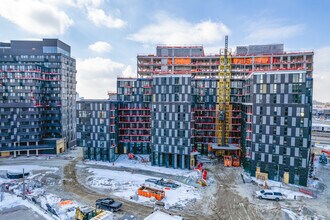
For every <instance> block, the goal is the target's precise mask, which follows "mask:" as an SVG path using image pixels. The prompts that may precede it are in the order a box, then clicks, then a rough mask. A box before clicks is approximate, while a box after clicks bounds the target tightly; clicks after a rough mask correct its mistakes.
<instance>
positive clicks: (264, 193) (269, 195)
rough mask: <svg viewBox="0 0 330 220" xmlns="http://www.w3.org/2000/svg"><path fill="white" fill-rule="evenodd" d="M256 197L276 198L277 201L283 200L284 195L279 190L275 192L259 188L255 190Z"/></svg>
mask: <svg viewBox="0 0 330 220" xmlns="http://www.w3.org/2000/svg"><path fill="white" fill-rule="evenodd" d="M255 194H256V197H257V198H258V199H270V200H276V201H277V202H278V201H279V200H283V199H284V196H283V194H282V193H280V192H275V191H271V190H261V191H256V193H255Z"/></svg>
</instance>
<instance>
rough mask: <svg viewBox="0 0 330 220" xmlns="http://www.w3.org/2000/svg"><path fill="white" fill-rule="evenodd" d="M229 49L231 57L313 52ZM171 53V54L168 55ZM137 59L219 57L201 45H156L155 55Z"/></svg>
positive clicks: (272, 47) (281, 48)
mask: <svg viewBox="0 0 330 220" xmlns="http://www.w3.org/2000/svg"><path fill="white" fill-rule="evenodd" d="M231 51H232V50H231V48H229V49H228V52H229V53H230V54H232V55H233V56H258V55H283V54H313V53H314V52H313V50H307V51H299V50H297V51H285V50H284V44H263V45H248V46H237V47H236V50H235V51H234V52H233V53H232V52H231ZM169 53H172V54H169ZM137 56H138V57H146V56H156V57H209V56H211V57H213V56H220V48H219V53H216V54H205V53H204V47H203V46H202V45H157V46H156V53H155V54H138V55H137Z"/></svg>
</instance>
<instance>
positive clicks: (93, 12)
mask: <svg viewBox="0 0 330 220" xmlns="http://www.w3.org/2000/svg"><path fill="white" fill-rule="evenodd" d="M87 15H88V18H89V19H90V20H91V21H93V23H94V24H96V25H97V26H106V27H109V28H122V27H124V26H125V25H126V22H125V21H123V20H121V19H119V18H114V17H112V16H111V15H109V14H108V15H107V14H106V13H105V12H104V11H103V10H102V9H97V8H94V9H88V12H87Z"/></svg>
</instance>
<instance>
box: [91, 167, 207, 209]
mask: <svg viewBox="0 0 330 220" xmlns="http://www.w3.org/2000/svg"><path fill="white" fill-rule="evenodd" d="M88 171H89V172H90V173H91V174H92V175H91V177H89V178H88V180H87V183H88V184H89V185H90V186H92V187H96V188H107V189H111V190H113V191H116V192H115V193H114V195H116V196H118V197H122V198H125V199H127V200H130V199H131V197H132V196H134V195H135V194H136V193H137V189H138V188H139V187H140V186H141V185H142V184H144V185H149V186H151V187H154V188H158V189H161V188H162V187H160V186H157V185H154V184H152V183H148V182H145V180H146V179H148V178H154V177H152V176H147V175H141V174H134V173H130V172H124V171H113V170H104V169H94V168H88ZM176 183H177V184H179V185H180V187H178V188H177V189H170V190H165V198H164V199H163V202H165V204H167V205H168V206H176V205H179V206H184V205H186V204H187V203H188V202H189V201H192V200H194V199H198V198H200V197H201V195H200V191H199V190H198V189H195V188H194V187H192V186H188V185H185V184H182V183H178V182H176ZM152 200H153V199H149V198H146V197H143V196H139V200H138V201H137V202H139V203H148V202H150V201H152Z"/></svg>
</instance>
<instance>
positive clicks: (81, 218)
mask: <svg viewBox="0 0 330 220" xmlns="http://www.w3.org/2000/svg"><path fill="white" fill-rule="evenodd" d="M102 212H103V210H97V209H95V208H93V207H90V206H83V207H81V208H80V207H77V208H76V218H75V219H76V220H91V219H92V218H94V217H95V216H97V215H99V214H101V213H102Z"/></svg>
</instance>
